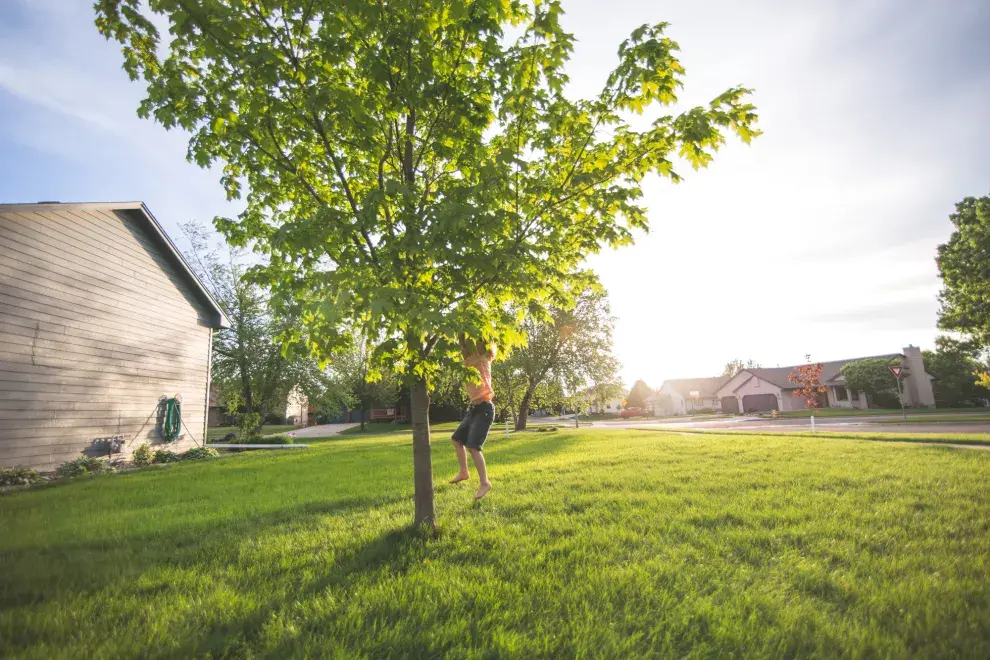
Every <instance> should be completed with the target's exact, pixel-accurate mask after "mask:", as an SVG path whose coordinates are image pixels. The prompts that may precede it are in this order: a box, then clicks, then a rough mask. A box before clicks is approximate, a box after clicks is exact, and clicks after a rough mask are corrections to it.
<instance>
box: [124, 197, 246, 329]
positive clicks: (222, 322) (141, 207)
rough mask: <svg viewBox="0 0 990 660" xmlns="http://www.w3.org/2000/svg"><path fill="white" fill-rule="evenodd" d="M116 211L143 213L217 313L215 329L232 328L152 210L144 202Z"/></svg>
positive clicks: (131, 203) (127, 205)
mask: <svg viewBox="0 0 990 660" xmlns="http://www.w3.org/2000/svg"><path fill="white" fill-rule="evenodd" d="M114 210H137V211H140V212H141V215H143V216H144V218H145V219H146V220H147V221H148V224H149V225H150V226H151V228H152V229H153V230H154V232H155V234H157V235H158V237H159V238H160V239H161V240H162V241H164V242H165V245H166V246H167V247H168V249H169V251H170V252H171V253H172V254H173V256H175V258H176V261H177V262H178V264H179V267H180V268H182V270H183V271H184V272H185V274H186V276H187V277H188V279H189V280H190V281H191V282H193V283H194V284H195V285H196V289H197V290H198V291H199V292H200V293H201V294H202V295H203V297H204V298H205V299H206V301H207V302H208V303H209V304H210V306H211V307H212V308H213V311H214V312H216V313H217V325H216V326H215V327H214V328H213V329H214V330H217V329H221V328H224V329H226V328H230V320H229V319H228V318H227V315H226V314H225V313H224V311H223V308H222V307H220V303H218V302H217V300H216V298H214V297H213V294H212V293H210V290H209V289H207V288H206V286H204V285H203V282H202V280H200V279H199V276H197V275H196V273H195V272H193V269H192V268H191V267H190V266H189V263H188V262H186V258H185V257H183V256H182V252H180V251H179V248H178V247H176V245H175V243H173V242H172V239H171V238H169V236H168V234H166V233H165V230H164V229H162V226H161V225H160V224H159V223H158V220H157V219H156V218H155V216H154V214H152V212H151V210H150V209H149V208H148V207H147V206H146V205H145V204H144V202H125V203H122V204H119V205H118V204H115V205H114Z"/></svg>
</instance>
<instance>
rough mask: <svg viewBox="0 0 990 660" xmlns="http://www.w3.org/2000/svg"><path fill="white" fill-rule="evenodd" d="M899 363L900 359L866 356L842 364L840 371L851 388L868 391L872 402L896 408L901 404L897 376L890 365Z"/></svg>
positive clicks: (880, 405)
mask: <svg viewBox="0 0 990 660" xmlns="http://www.w3.org/2000/svg"><path fill="white" fill-rule="evenodd" d="M898 364H900V360H898V359H893V360H890V359H887V358H866V359H865V360H856V361H855V362H850V363H848V364H844V365H842V368H841V369H840V370H839V372H840V373H841V374H842V377H843V378H845V379H846V387H847V388H849V389H850V390H852V391H854V392H866V394H867V395H868V396H869V397H870V399H871V403H873V404H874V405H877V406H879V407H881V408H896V407H898V406H899V405H900V401H899V400H898V398H897V378H895V377H894V374H893V373H892V372H891V371H890V367H891V366H896V365H898ZM905 372H906V368H905ZM905 375H906V373H905ZM902 377H903V376H902Z"/></svg>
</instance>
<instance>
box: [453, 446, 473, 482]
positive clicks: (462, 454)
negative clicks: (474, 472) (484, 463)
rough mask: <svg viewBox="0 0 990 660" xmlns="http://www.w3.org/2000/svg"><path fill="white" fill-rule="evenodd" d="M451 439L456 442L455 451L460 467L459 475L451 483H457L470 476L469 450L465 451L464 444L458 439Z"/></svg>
mask: <svg viewBox="0 0 990 660" xmlns="http://www.w3.org/2000/svg"><path fill="white" fill-rule="evenodd" d="M450 441H451V442H453V443H454V451H455V452H457V467H459V468H460V470H458V472H457V475H456V476H455V477H454V478H453V479H451V480H450V483H452V484H456V483H459V482H461V481H465V480H466V479H467V478H468V477H469V476H470V475H469V474H468V465H467V452H466V451H464V445H462V444H461V443H459V442H458V441H457V440H454V439H451V440H450Z"/></svg>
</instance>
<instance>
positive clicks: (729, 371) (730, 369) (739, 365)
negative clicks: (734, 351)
mask: <svg viewBox="0 0 990 660" xmlns="http://www.w3.org/2000/svg"><path fill="white" fill-rule="evenodd" d="M759 368H760V365H759V364H757V362H756V361H755V360H746V362H745V363H743V361H742V360H740V359H738V358H736V359H735V360H729V361H728V362H726V363H725V368H724V369H723V370H722V375H723V376H729V377H730V378H731V377H732V376H735V375H736V374H737V373H739V372H740V371H742V370H743V369H759Z"/></svg>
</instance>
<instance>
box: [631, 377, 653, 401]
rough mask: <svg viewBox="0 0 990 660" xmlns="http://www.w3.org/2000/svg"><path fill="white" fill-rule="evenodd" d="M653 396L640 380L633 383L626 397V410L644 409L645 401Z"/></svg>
mask: <svg viewBox="0 0 990 660" xmlns="http://www.w3.org/2000/svg"><path fill="white" fill-rule="evenodd" d="M652 395H653V390H651V389H650V386H649V385H647V384H646V383H645V382H644V381H642V380H637V381H636V382H635V383H633V386H632V389H631V390H629V394H628V395H627V396H626V408H645V407H646V400H647V399H649V398H650V396H652Z"/></svg>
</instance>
